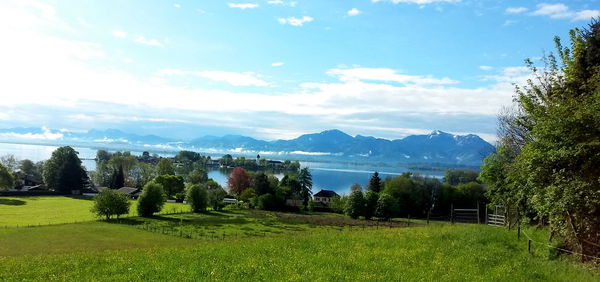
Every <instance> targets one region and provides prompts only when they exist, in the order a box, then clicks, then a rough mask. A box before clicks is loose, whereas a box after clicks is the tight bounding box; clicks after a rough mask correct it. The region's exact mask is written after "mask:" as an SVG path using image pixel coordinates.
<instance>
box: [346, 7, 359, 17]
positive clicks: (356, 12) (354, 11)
mask: <svg viewBox="0 0 600 282" xmlns="http://www.w3.org/2000/svg"><path fill="white" fill-rule="evenodd" d="M360 13H361V11H360V10H359V9H356V8H352V9H350V10H349V11H348V12H347V14H348V16H358V15H359V14H360Z"/></svg>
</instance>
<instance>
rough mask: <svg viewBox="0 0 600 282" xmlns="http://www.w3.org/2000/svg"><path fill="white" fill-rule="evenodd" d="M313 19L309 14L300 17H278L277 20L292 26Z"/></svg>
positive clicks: (300, 24)
mask: <svg viewBox="0 0 600 282" xmlns="http://www.w3.org/2000/svg"><path fill="white" fill-rule="evenodd" d="M313 20H314V19H313V18H312V17H310V16H303V17H301V18H296V17H289V18H279V19H278V20H277V21H278V22H279V23H280V24H289V25H293V26H302V25H304V23H308V22H312V21H313Z"/></svg>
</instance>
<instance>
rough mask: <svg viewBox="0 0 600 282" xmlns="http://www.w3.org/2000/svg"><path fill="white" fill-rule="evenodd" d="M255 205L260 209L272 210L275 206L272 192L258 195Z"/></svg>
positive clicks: (275, 202)
mask: <svg viewBox="0 0 600 282" xmlns="http://www.w3.org/2000/svg"><path fill="white" fill-rule="evenodd" d="M256 206H257V207H258V208H259V209H261V210H273V209H275V208H276V207H277V201H276V200H275V196H273V194H264V195H260V196H258V198H257V201H256Z"/></svg>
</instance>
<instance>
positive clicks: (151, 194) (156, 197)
mask: <svg viewBox="0 0 600 282" xmlns="http://www.w3.org/2000/svg"><path fill="white" fill-rule="evenodd" d="M166 201H167V195H166V194H165V191H164V189H163V187H162V185H160V184H158V183H156V182H154V181H151V182H148V183H147V184H146V185H144V189H143V190H142V194H140V197H139V198H138V205H137V212H138V214H139V215H140V216H152V215H153V214H154V213H157V212H160V210H161V209H162V207H163V205H164V204H165V202H166Z"/></svg>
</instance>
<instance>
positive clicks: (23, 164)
mask: <svg viewBox="0 0 600 282" xmlns="http://www.w3.org/2000/svg"><path fill="white" fill-rule="evenodd" d="M19 170H21V172H22V173H24V174H25V175H27V176H34V175H35V174H36V167H35V164H34V163H33V162H32V161H31V160H27V159H25V160H22V161H20V162H19Z"/></svg>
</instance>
